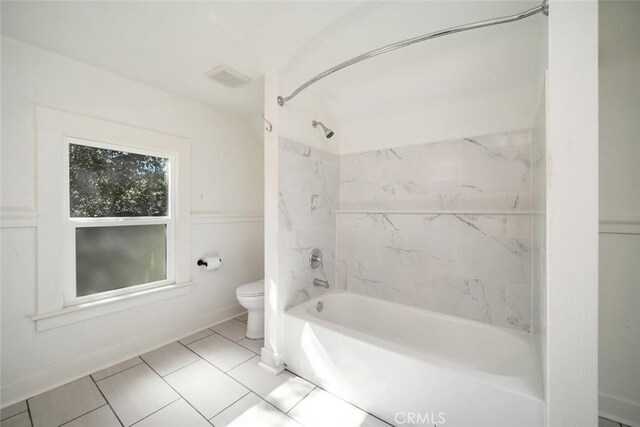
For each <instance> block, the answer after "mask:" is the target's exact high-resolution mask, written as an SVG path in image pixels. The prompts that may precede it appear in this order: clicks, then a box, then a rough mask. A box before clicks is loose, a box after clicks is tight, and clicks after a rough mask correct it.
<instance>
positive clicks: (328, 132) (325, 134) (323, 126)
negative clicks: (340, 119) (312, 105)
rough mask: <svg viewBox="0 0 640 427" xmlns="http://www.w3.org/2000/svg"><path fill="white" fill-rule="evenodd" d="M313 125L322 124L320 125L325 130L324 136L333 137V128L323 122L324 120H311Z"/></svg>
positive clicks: (315, 126)
mask: <svg viewBox="0 0 640 427" xmlns="http://www.w3.org/2000/svg"><path fill="white" fill-rule="evenodd" d="M311 125H312V126H313V127H314V128H317V127H318V126H320V127H321V128H322V131H323V132H324V136H325V137H326V138H327V139H329V138H331V137H332V136H333V131H332V130H331V129H329V128H328V127H326V126H325V125H324V123H322V122H318V121H316V120H314V121H312V122H311Z"/></svg>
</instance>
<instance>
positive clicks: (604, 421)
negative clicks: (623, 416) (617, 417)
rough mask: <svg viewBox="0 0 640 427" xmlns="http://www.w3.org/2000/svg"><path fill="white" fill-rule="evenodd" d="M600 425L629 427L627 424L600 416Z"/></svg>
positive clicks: (602, 426)
mask: <svg viewBox="0 0 640 427" xmlns="http://www.w3.org/2000/svg"><path fill="white" fill-rule="evenodd" d="M598 427H629V426H627V425H625V424H622V423H618V422H615V421H611V420H608V419H606V418H602V417H599V418H598Z"/></svg>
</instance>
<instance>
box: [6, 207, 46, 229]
mask: <svg viewBox="0 0 640 427" xmlns="http://www.w3.org/2000/svg"><path fill="white" fill-rule="evenodd" d="M37 225H38V212H36V211H34V210H31V209H15V210H13V209H3V210H1V211H0V228H34V227H36V226H37Z"/></svg>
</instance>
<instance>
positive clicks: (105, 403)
mask: <svg viewBox="0 0 640 427" xmlns="http://www.w3.org/2000/svg"><path fill="white" fill-rule="evenodd" d="M108 404H109V403H108V402H107V399H105V402H104V404H103V405H100V406H98V407H97V408H93V409H92V410H90V411H87V412H85V413H84V414H82V415H78V416H77V417H75V418H72V419H70V420H69V421H65V422H63V423H62V424H60V425H59V426H58V427H62V426H64V425H67V424H69V423H70V422H73V421H75V420H77V419H78V418H81V417H84V416H85V415H87V414H90V413H92V412H93V411H97V410H98V409H100V408H104V407H105V406H107V405H108Z"/></svg>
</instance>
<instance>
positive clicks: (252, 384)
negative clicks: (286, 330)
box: [0, 315, 617, 427]
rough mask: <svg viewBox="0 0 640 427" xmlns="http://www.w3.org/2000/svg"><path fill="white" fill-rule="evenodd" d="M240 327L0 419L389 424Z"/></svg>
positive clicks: (33, 422) (320, 426) (201, 337)
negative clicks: (277, 363) (276, 367)
mask: <svg viewBox="0 0 640 427" xmlns="http://www.w3.org/2000/svg"><path fill="white" fill-rule="evenodd" d="M245 328H246V315H243V316H239V317H238V318H236V319H232V320H229V321H227V322H224V323H221V324H219V325H216V326H213V327H212V328H210V329H205V330H203V331H200V332H197V333H195V334H193V335H190V336H188V337H185V338H182V339H181V340H179V341H177V342H174V343H171V344H168V345H165V346H163V347H160V348H158V349H156V350H153V351H150V352H148V353H145V354H142V355H140V356H139V357H134V358H133V359H130V360H127V361H125V362H122V363H118V364H117V365H114V366H111V367H109V368H106V369H103V370H101V371H98V372H95V373H93V374H92V375H90V376H87V377H84V378H81V379H79V380H76V381H73V382H71V383H69V384H65V385H63V386H61V387H58V388H56V389H53V390H51V391H48V392H46V393H43V394H41V395H38V396H35V397H32V398H31V399H28V400H27V401H24V402H20V403H17V404H15V405H12V406H9V407H7V408H5V409H3V410H2V417H1V421H0V426H1V427H58V426H62V425H64V426H65V427H119V426H120V427H122V426H125V427H128V426H132V425H135V426H136V427H157V426H164V427H169V426H175V427H211V426H212V425H213V426H215V427H227V426H229V427H261V426H264V427H328V426H341V427H351V426H353V427H369V426H371V427H378V426H388V424H386V423H384V422H383V421H381V420H380V419H378V418H375V417H374V416H372V415H370V414H367V413H366V412H364V411H362V410H361V409H358V408H356V407H355V406H352V405H350V404H349V403H347V402H345V401H344V400H341V399H339V398H338V397H336V396H334V395H332V394H330V393H327V392H326V391H324V390H322V389H320V388H317V387H316V386H315V385H313V384H311V383H310V382H308V381H306V380H304V379H302V378H300V377H298V376H296V375H294V374H292V373H290V372H288V371H285V372H283V373H282V374H280V375H277V376H275V375H272V374H271V373H269V372H267V371H266V370H264V369H262V368H261V367H259V366H258V362H259V360H260V358H259V354H260V349H261V348H262V346H263V344H264V343H263V341H262V340H248V339H246V338H245V336H244V332H245ZM601 427H602V426H601ZM606 427H609V426H606ZM616 427H617V425H616Z"/></svg>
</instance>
